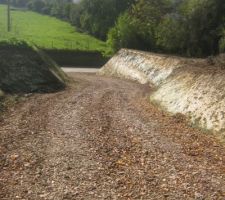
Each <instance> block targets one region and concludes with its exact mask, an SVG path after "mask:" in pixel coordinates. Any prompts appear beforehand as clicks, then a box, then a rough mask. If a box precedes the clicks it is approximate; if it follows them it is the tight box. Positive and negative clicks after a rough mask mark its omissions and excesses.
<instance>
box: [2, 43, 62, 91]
mask: <svg viewBox="0 0 225 200" xmlns="http://www.w3.org/2000/svg"><path fill="white" fill-rule="evenodd" d="M65 78H66V76H65V74H64V73H63V72H62V71H61V70H60V69H59V67H57V66H56V64H55V63H54V62H53V61H51V59H49V58H48V57H47V56H46V55H45V54H43V53H42V52H41V51H39V50H38V49H36V48H35V47H31V46H29V45H27V44H26V43H17V44H8V43H1V44H0V88H1V89H2V90H3V91H4V92H7V93H32V92H53V91H57V90H60V89H62V88H64V87H65Z"/></svg>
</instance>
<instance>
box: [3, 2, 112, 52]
mask: <svg viewBox="0 0 225 200" xmlns="http://www.w3.org/2000/svg"><path fill="white" fill-rule="evenodd" d="M11 13H12V32H11V33H10V34H9V33H8V32H7V29H6V22H7V18H6V16H7V15H6V7H5V6H4V5H0V40H5V39H10V38H16V39H21V40H25V41H29V42H32V43H34V44H36V45H37V46H38V47H41V48H45V49H74V50H85V51H86V50H87V51H95V50H97V51H101V52H106V51H107V50H108V47H107V45H106V44H105V43H104V42H102V41H100V40H97V39H95V38H94V37H91V36H89V35H86V34H83V33H78V32H77V31H76V30H75V28H74V27H73V26H71V25H70V24H69V23H67V22H63V21H61V20H58V19H56V18H53V17H49V16H45V15H41V14H38V13H35V12H31V11H26V10H12V12H11Z"/></svg>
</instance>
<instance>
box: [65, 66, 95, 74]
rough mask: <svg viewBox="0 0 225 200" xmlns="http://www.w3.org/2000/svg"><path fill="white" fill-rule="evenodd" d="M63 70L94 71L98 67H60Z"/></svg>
mask: <svg viewBox="0 0 225 200" xmlns="http://www.w3.org/2000/svg"><path fill="white" fill-rule="evenodd" d="M62 70H63V71H64V72H67V73H69V72H79V73H81V72H82V73H96V72H98V70H99V68H84V67H82V68H79V67H62Z"/></svg>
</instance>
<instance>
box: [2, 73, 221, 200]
mask: <svg viewBox="0 0 225 200" xmlns="http://www.w3.org/2000/svg"><path fill="white" fill-rule="evenodd" d="M70 75H71V77H73V78H74V80H75V82H74V83H71V84H70V87H69V88H67V89H66V90H65V91H62V92H59V93H55V94H38V95H34V96H31V97H29V98H27V99H26V100H24V101H22V102H20V103H19V104H18V105H16V106H15V107H13V108H11V109H10V110H9V111H8V112H7V113H5V115H4V116H3V119H4V120H3V121H2V122H0V127H1V128H0V153H1V154H0V167H1V168H0V199H4V200H8V199H10V200H11V199H12V200H14V199H31V200H36V199H37V200H39V199H41V200H42V199H43V200H44V199H46V200H49V199H53V200H62V199H68V200H70V199H71V200H73V199H74V200H75V199H78V200H79V199H84V200H95V199H138V200H139V199H144V200H150V199H171V200H173V199H210V200H211V199H215V200H217V199H224V198H225V167H224V166H225V151H224V150H225V149H224V146H223V145H222V144H220V143H219V141H217V140H216V139H214V138H213V137H212V136H209V135H205V134H203V133H202V132H200V131H199V130H195V129H193V128H191V127H190V126H187V125H186V123H185V120H184V119H183V118H182V116H175V117H171V116H169V115H167V114H165V113H164V112H162V111H160V110H158V109H157V108H156V107H155V106H154V105H152V104H150V103H149V102H148V96H147V94H148V93H150V89H149V88H148V87H147V86H141V85H139V84H136V83H134V82H130V81H123V80H120V79H114V78H106V77H99V76H96V75H90V74H89V75H88V74H80V73H71V74H70Z"/></svg>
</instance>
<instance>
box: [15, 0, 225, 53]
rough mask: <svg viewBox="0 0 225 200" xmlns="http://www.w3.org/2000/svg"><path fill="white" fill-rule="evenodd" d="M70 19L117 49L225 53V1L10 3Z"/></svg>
mask: <svg viewBox="0 0 225 200" xmlns="http://www.w3.org/2000/svg"><path fill="white" fill-rule="evenodd" d="M12 2H13V4H14V5H16V6H27V7H28V8H30V9H32V10H34V11H37V12H41V13H44V14H49V15H53V16H56V17H59V18H61V19H64V20H68V21H69V22H70V23H71V24H73V25H75V26H76V27H77V28H78V29H79V30H81V31H84V32H88V33H90V34H92V35H94V36H96V37H98V38H101V39H107V40H108V44H109V45H110V46H111V47H112V48H113V49H114V51H116V50H118V49H120V48H122V47H127V48H134V49H141V50H149V51H155V52H163V53H172V54H179V55H185V56H196V57H201V56H208V55H212V54H217V53H219V52H224V51H225V1H224V0H80V1H79V2H78V3H73V2H74V1H72V0H12Z"/></svg>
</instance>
